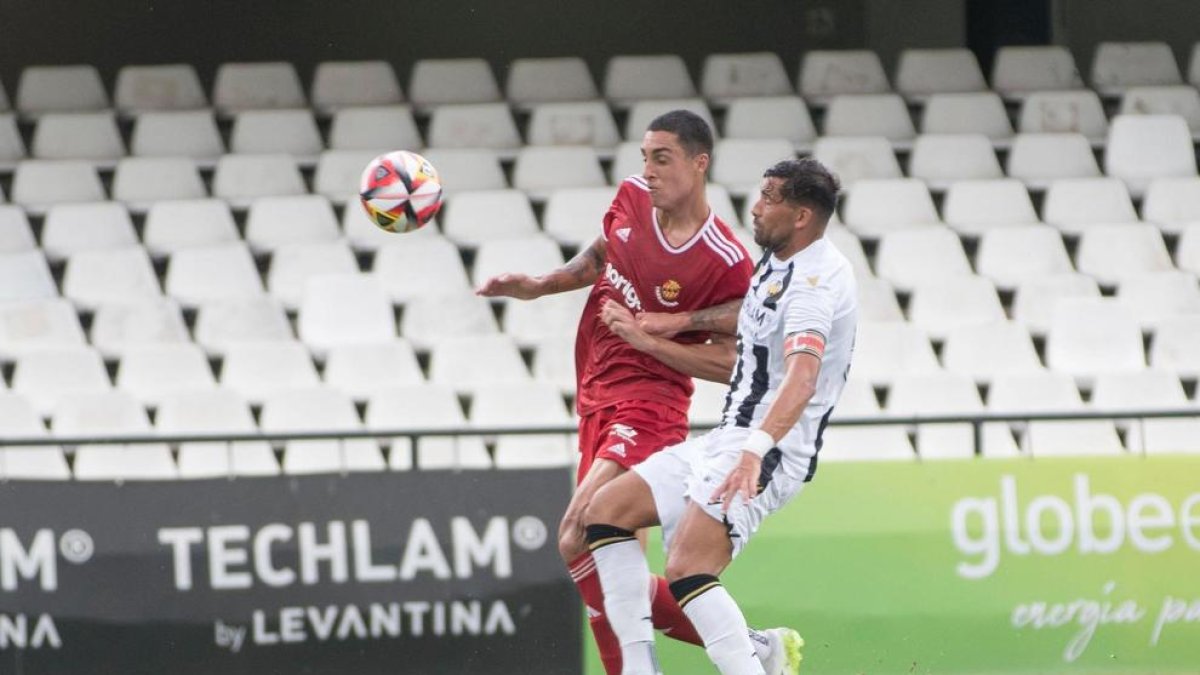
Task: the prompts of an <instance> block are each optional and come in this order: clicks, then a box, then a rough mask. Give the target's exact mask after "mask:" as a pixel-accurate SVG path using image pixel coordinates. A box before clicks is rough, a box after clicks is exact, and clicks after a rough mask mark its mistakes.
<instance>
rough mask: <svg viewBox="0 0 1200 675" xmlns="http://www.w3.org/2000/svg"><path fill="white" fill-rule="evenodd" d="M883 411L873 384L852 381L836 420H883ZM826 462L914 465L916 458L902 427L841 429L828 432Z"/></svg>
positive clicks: (836, 411)
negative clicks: (878, 418)
mask: <svg viewBox="0 0 1200 675" xmlns="http://www.w3.org/2000/svg"><path fill="white" fill-rule="evenodd" d="M881 414H882V411H881V410H880V408H879V401H878V400H876V398H875V392H874V390H873V389H872V388H871V385H870V383H868V382H867V381H865V380H862V379H857V378H855V377H852V378H850V379H849V380H848V381H847V382H846V387H845V388H844V389H843V390H842V396H841V398H840V399H838V404H837V406H836V407H835V408H834V412H833V415H832V416H831V417H830V419H832V420H835V421H836V420H842V419H854V418H861V417H879V416H880V415H881ZM822 440H823V441H824V447H822V448H821V454H820V458H821V461H822V462H827V461H832V462H839V461H911V460H913V459H915V458H916V454H915V452H914V450H913V446H912V442H911V441H909V440H908V434H907V433H905V431H904V427H900V426H884V425H874V424H873V425H870V426H839V425H837V424H834V425H831V426H828V427H826V428H825V433H824V435H823V436H822Z"/></svg>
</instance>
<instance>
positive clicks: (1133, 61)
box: [1091, 42, 1183, 96]
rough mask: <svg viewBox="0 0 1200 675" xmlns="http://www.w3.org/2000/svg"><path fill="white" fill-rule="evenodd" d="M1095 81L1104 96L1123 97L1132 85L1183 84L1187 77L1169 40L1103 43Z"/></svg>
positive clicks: (1095, 57)
mask: <svg viewBox="0 0 1200 675" xmlns="http://www.w3.org/2000/svg"><path fill="white" fill-rule="evenodd" d="M1091 81H1092V87H1094V88H1095V89H1096V91H1097V92H1099V93H1100V95H1101V96H1119V95H1120V94H1121V93H1122V92H1124V91H1125V90H1126V89H1129V88H1130V87H1135V86H1152V85H1170V84H1181V83H1182V82H1183V78H1182V77H1180V75H1179V65H1178V64H1176V63H1175V55H1174V54H1172V53H1171V47H1170V46H1169V45H1167V43H1165V42H1101V43H1100V44H1098V45H1096V52H1095V54H1094V55H1093V56H1092V75H1091Z"/></svg>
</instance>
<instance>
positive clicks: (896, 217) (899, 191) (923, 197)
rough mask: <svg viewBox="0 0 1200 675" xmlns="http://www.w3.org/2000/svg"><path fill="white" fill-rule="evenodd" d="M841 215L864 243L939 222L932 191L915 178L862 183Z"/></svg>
mask: <svg viewBox="0 0 1200 675" xmlns="http://www.w3.org/2000/svg"><path fill="white" fill-rule="evenodd" d="M842 215H843V219H844V220H845V221H846V226H847V227H849V228H850V230H851V231H853V232H854V233H855V234H857V235H858V236H860V237H862V238H863V239H878V238H879V237H881V236H883V235H885V234H887V233H889V232H894V231H897V230H901V229H907V228H912V227H920V226H927V225H932V224H936V223H938V222H939V219H938V214H937V209H936V208H934V206H933V198H932V197H931V196H930V195H929V188H927V187H925V183H924V182H923V181H921V180H918V179H916V178H897V179H890V180H889V179H863V180H860V181H858V182H856V183H855V184H854V189H852V190H850V194H849V195H848V196H847V197H846V202H845V205H844V206H843V208H842Z"/></svg>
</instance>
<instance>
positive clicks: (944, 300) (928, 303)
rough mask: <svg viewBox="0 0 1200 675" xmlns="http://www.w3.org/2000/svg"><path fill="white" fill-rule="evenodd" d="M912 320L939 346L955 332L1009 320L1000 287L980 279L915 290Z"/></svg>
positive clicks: (931, 284)
mask: <svg viewBox="0 0 1200 675" xmlns="http://www.w3.org/2000/svg"><path fill="white" fill-rule="evenodd" d="M908 317H909V321H911V322H912V324H913V325H914V326H916V327H918V328H920V329H922V330H924V331H925V333H926V334H927V335H928V336H929V337H930V338H931V339H933V340H935V341H939V342H940V341H942V340H945V339H946V336H947V335H949V333H950V332H951V331H953V330H954V329H955V328H959V327H962V326H974V325H979V324H986V323H991V322H995V321H1003V320H1004V318H1005V316H1004V307H1002V306H1001V305H1000V296H999V295H998V294H997V293H996V287H995V286H993V285H992V282H991V281H990V280H988V279H986V278H984V277H977V276H967V277H963V278H961V279H955V280H954V283H946V282H945V281H944V280H940V281H933V282H926V283H922V284H919V285H917V286H914V287H913V289H912V299H911V300H910V301H909V304H908Z"/></svg>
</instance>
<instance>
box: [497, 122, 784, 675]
mask: <svg viewBox="0 0 1200 675" xmlns="http://www.w3.org/2000/svg"><path fill="white" fill-rule="evenodd" d="M712 147H713V140H712V131H711V129H709V127H708V124H707V123H706V122H705V121H704V120H703V119H702V118H700V117H699V116H697V115H695V114H694V113H691V112H687V111H683V110H676V111H672V112H669V113H666V114H664V115H661V116H659V117H657V118H655V119H654V120H653V121H652V122H651V123H650V126H649V128H648V130H647V131H646V134H645V137H644V138H643V141H642V154H643V161H644V167H645V168H644V170H643V173H642V175H641V176H636V175H635V176H630V177H628V178H626V179H625V180H624V181H623V182H622V183H621V185H620V187H619V188H618V190H617V195H616V197H615V198H614V199H613V201H612V205H611V206H610V207H609V210H608V212H607V213H606V214H605V216H604V221H603V230H602V233H601V235H600V236H599V237H598V238H597V239H596V240H595V241H594V242H592V244H591V245H589V246H588V247H587V248H586V249H585V250H584V251H582V252H581V253H580V254H579V255H577V256H576V257H575V258H573V259H572V260H571V261H570V262H568V263H567V264H566V265H565V266H563V267H562V268H560V269H556V270H554V271H552V272H549V273H548V274H544V275H541V276H527V275H524V274H503V275H500V276H497V277H494V278H492V279H489V280H487V281H486V282H485V283H484V284H483V285H482V286H480V288H479V289H478V293H479V294H480V295H483V296H488V297H497V296H507V297H512V298H518V299H522V300H529V299H533V298H538V297H541V296H543V295H547V294H551V293H561V292H565V291H572V290H576V289H579V288H583V287H585V286H588V285H591V286H592V291H591V294H590V295H589V297H588V301H587V305H586V306H585V308H584V311H583V315H582V317H581V318H580V321H579V331H578V334H577V337H576V343H575V375H576V382H577V401H576V409H577V410H578V412H579V416H580V423H579V450H580V453H581V457H580V462H579V473H578V475H577V477H576V481H577V485H578V486H577V488H576V491H575V495H574V497H573V498H572V500H571V503H570V505H569V506H568V507H567V512H566V514H565V515H564V516H563V520H562V523H561V524H560V528H559V552H560V553H561V555H562V556H563V560H564V561H566V562H567V565H568V568H569V570H570V572H571V578H572V579H573V580H574V581H575V584H576V586H577V587H578V588H579V591H580V594H581V595H582V596H583V599H584V602H585V603H586V604H587V608H588V617H589V620H590V623H591V625H592V632H593V634H594V635H595V638H596V643H597V645H598V646H599V648H600V655H601V659H602V660H603V661H604V666H605V670H606V671H607V672H608V673H609V675H616V674H617V673H619V672H620V669H621V666H620V659H621V652H620V645H619V644H617V642H616V638H615V637H614V636H613V634H612V630H611V628H610V627H609V626H608V622H607V620H606V619H605V617H604V600H603V596H602V593H601V590H600V584H599V580H598V578H597V576H596V573H595V563H594V562H593V561H592V559H591V555H590V553H588V549H587V546H586V543H585V541H584V530H583V523H582V520H581V517H582V514H583V511H584V509H585V508H586V507H587V505H588V503H589V502H590V501H591V499H592V497H593V495H594V494H595V493H596V491H597V490H598V489H599V488H600V487H601V486H602V485H604V484H606V483H608V482H609V481H611V480H613V479H614V478H616V477H617V476H619V475H621V474H622V473H624V472H625V471H627V470H628V469H629V468H630V467H633V466H635V465H637V464H639V463H640V462H642V461H643V460H644V459H646V458H647V457H648V456H649V455H650V454H652V453H654V452H657V451H658V450H660V449H662V448H664V447H666V446H668V445H672V444H674V443H678V442H679V441H681V440H683V439H684V438H685V437H686V436H687V422H688V418H687V413H688V407H689V405H690V401H691V395H692V389H693V385H692V377H701V378H704V379H710V380H714V381H717V382H722V383H724V382H728V380H729V374H730V370H731V368H732V364H733V361H734V351H733V346H732V342H731V340H730V336H726V335H716V334H712V333H709V332H707V331H708V330H712V329H716V328H717V327H719V326H730V325H733V324H734V318H735V317H736V315H737V311H738V308H739V307H740V305H741V299H742V297H743V296H744V295H745V293H746V290H747V288H748V287H749V281H750V274H751V272H752V269H753V262H752V261H751V260H750V259H749V255H748V254H747V253H746V250H745V249H744V248H743V247H742V245H741V244H740V243H739V242H738V241H737V239H736V238H735V237H734V236H733V234H732V232H730V230H729V228H728V227H727V226H726V225H725V224H724V223H723V222H721V220H720V219H718V218H716V217H715V216H714V215H713V213H712V209H711V208H710V207H709V205H708V201H707V198H706V196H705V174H706V172H707V170H708V165H709V162H710V161H711V156H712ZM643 313H645V315H644V316H639V315H642V314H643ZM667 314H673V315H674V316H667ZM639 318H640V319H641V320H642V321H643V322H644V323H643V328H646V329H647V330H649V332H652V333H660V334H662V333H671V332H673V331H676V330H679V329H680V328H685V327H686V329H687V332H680V333H679V334H678V335H676V336H675V337H674V340H671V341H655V342H654V343H653V348H652V349H650V350H649V351H640V350H639V349H637V348H634V346H632V345H631V344H630V343H629V342H627V341H626V340H625V339H624V336H623V335H622V334H620V333H623V332H624V331H622V329H621V326H622V323H623V322H626V321H629V320H631V319H632V320H637V319H639ZM610 326H611V328H610ZM614 331H617V332H614ZM651 588H652V590H653V591H654V602H653V605H652V610H653V619H654V625H655V626H656V627H657V628H659V629H661V630H663V631H664V632H665V633H666V634H667V635H669V636H670V637H673V638H676V639H680V640H684V641H688V642H692V643H693V644H697V645H700V644H702V642H701V641H700V639H699V636H698V635H697V634H696V632H695V629H694V628H693V627H692V626H691V624H690V623H689V622H688V621H687V618H686V616H684V615H683V613H682V611H681V610H680V609H679V607H678V605H677V604H676V603H675V602H674V601H673V599H672V596H671V594H670V592H669V589H668V585H667V582H666V580H665V579H663V578H662V577H656V578H655V579H654V580H653V583H652V584H651ZM757 637H758V638H760V639H759V643H760V644H761V645H762V646H763V649H764V650H766V651H769V650H770V648H771V645H768V644H767V636H764V635H762V634H759V635H758V636H757Z"/></svg>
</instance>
